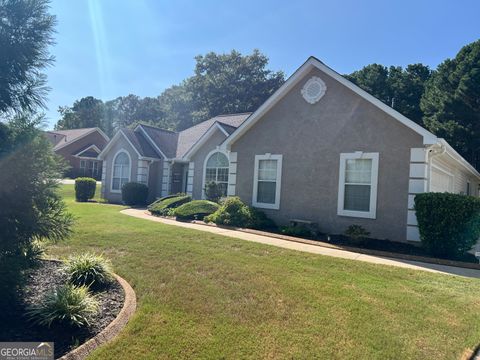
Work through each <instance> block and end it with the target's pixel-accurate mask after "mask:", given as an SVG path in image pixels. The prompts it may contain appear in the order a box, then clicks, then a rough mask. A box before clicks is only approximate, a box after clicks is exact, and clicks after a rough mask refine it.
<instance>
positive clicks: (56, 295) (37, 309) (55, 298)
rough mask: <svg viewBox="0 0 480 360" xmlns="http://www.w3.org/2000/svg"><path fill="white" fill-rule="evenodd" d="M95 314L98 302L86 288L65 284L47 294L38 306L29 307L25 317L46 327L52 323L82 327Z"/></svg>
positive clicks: (87, 323)
mask: <svg viewBox="0 0 480 360" xmlns="http://www.w3.org/2000/svg"><path fill="white" fill-rule="evenodd" d="M97 312H98V301H97V299H96V298H95V296H93V295H91V294H90V293H89V292H88V288H87V287H86V286H78V287H77V286H75V285H72V284H67V285H64V286H61V287H59V288H57V289H55V290H52V291H51V292H49V293H48V294H47V295H46V296H45V297H44V298H43V299H42V300H41V301H40V303H39V304H35V305H31V306H29V307H28V309H27V316H28V317H29V318H30V320H31V321H33V322H35V323H36V324H39V325H42V326H47V327H50V326H51V325H52V324H53V323H57V324H62V325H69V326H76V327H83V326H88V325H89V319H90V317H91V316H92V315H95V314H96V313H97Z"/></svg>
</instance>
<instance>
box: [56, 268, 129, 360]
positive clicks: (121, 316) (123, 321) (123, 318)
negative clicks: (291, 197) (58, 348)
mask: <svg viewBox="0 0 480 360" xmlns="http://www.w3.org/2000/svg"><path fill="white" fill-rule="evenodd" d="M113 275H114V276H115V279H116V280H117V281H118V282H119V283H120V285H121V286H122V288H123V291H124V292H125V302H124V303H123V307H122V310H120V312H119V313H118V315H117V317H116V318H115V319H114V320H113V321H112V322H111V323H110V324H108V326H107V327H106V328H105V329H103V330H102V331H101V332H100V333H98V334H97V335H95V336H94V337H93V338H91V339H90V340H88V341H87V342H85V343H83V344H82V345H80V346H79V347H77V348H75V349H73V350H72V351H70V352H69V353H67V354H65V355H63V356H62V357H61V358H60V360H83V359H85V358H86V357H87V356H88V354H90V353H91V352H92V351H93V350H95V349H97V348H98V347H99V346H101V345H103V344H105V343H107V342H108V341H110V340H112V339H113V338H114V337H116V336H117V335H118V334H119V333H120V331H122V329H123V328H124V327H125V325H127V323H128V321H129V320H130V318H131V317H132V315H133V314H134V313H135V310H136V308H137V298H136V295H135V291H133V289H132V287H131V286H130V284H129V283H128V282H127V281H126V280H124V279H123V278H121V277H120V276H118V275H117V274H113Z"/></svg>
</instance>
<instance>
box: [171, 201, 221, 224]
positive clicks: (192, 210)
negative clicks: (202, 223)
mask: <svg viewBox="0 0 480 360" xmlns="http://www.w3.org/2000/svg"><path fill="white" fill-rule="evenodd" d="M219 207H220V205H218V204H217V203H214V202H213V201H208V200H194V201H190V202H187V203H185V204H183V205H181V206H179V207H178V208H176V209H175V212H174V214H175V216H176V217H177V220H203V218H204V217H205V216H208V215H210V214H212V213H214V212H215V211H217V210H218V208H219Z"/></svg>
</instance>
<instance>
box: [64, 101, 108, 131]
mask: <svg viewBox="0 0 480 360" xmlns="http://www.w3.org/2000/svg"><path fill="white" fill-rule="evenodd" d="M104 111H105V109H104V104H103V101H102V100H99V99H96V98H94V97H93V96H87V97H84V98H82V99H80V100H77V101H75V102H74V103H73V106H72V107H68V106H63V107H62V106H61V107H60V108H59V109H58V112H59V113H60V115H61V116H62V118H61V119H60V120H59V121H58V122H57V124H56V125H55V129H56V130H67V129H80V128H90V127H99V128H101V129H102V130H106V129H105V128H104V118H105V114H104Z"/></svg>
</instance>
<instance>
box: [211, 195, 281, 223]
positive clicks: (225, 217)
mask: <svg viewBox="0 0 480 360" xmlns="http://www.w3.org/2000/svg"><path fill="white" fill-rule="evenodd" d="M204 220H205V221H206V222H214V223H215V224H217V225H228V226H234V227H243V228H252V229H259V230H263V229H273V228H275V227H276V226H275V223H274V222H273V221H272V220H271V219H269V218H268V217H267V216H266V215H265V213H263V212H261V211H259V210H257V209H254V208H251V207H249V206H247V205H246V204H244V203H243V202H242V200H240V198H239V197H236V196H234V197H229V198H227V199H226V200H225V201H224V202H223V203H222V204H221V205H220V207H219V208H218V210H217V211H215V212H214V213H213V214H211V215H209V216H207V217H205V219H204Z"/></svg>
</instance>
